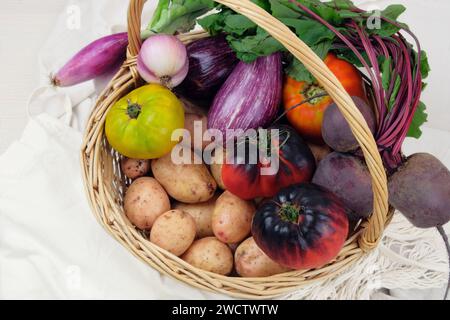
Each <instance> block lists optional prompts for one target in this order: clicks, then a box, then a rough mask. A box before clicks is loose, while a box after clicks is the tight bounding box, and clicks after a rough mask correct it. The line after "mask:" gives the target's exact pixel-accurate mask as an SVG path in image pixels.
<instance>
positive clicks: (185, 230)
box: [150, 210, 196, 257]
mask: <svg viewBox="0 0 450 320" xmlns="http://www.w3.org/2000/svg"><path fill="white" fill-rule="evenodd" d="M195 231H196V227H195V221H194V218H192V217H191V216H190V215H189V214H188V213H186V212H184V211H181V210H172V211H169V212H166V213H164V214H163V215H162V216H160V217H159V218H158V219H156V221H155V223H154V224H153V228H152V231H151V233H150V241H151V242H152V243H154V244H156V245H157V246H159V247H160V248H163V249H165V250H167V251H169V252H170V253H172V254H174V255H176V256H178V257H179V256H181V255H182V254H183V253H185V252H186V250H187V249H189V247H190V246H191V244H192V243H193V242H194V239H195Z"/></svg>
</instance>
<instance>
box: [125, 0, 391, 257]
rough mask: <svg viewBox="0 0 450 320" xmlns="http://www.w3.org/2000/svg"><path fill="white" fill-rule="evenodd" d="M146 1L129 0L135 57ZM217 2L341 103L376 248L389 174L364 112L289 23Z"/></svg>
mask: <svg viewBox="0 0 450 320" xmlns="http://www.w3.org/2000/svg"><path fill="white" fill-rule="evenodd" d="M145 1H146V0H130V7H129V11H128V34H129V38H130V39H129V42H130V43H129V53H130V54H131V55H132V56H136V55H138V53H139V49H140V47H141V38H140V32H141V14H142V10H143V7H144V3H145ZM215 2H217V3H220V4H223V5H225V6H227V7H229V8H230V9H232V10H234V11H235V12H237V13H240V14H242V15H244V16H246V17H247V18H249V19H250V20H252V21H253V22H255V23H256V24H258V25H259V26H260V27H261V28H263V29H264V30H266V31H267V32H268V33H269V34H270V35H272V36H273V37H274V38H275V39H277V40H278V41H279V42H280V43H281V44H282V45H284V46H285V47H286V49H288V50H289V51H290V52H291V53H292V54H293V55H294V56H295V57H296V58H297V59H298V60H299V61H300V62H302V63H303V64H304V65H305V67H306V68H307V69H308V70H309V71H310V72H311V74H312V75H313V76H314V77H315V78H316V79H317V80H318V82H319V83H320V84H321V85H322V86H323V87H324V88H325V90H326V91H327V92H328V94H329V95H330V96H331V98H332V99H333V100H334V101H335V102H336V104H337V105H338V107H339V109H340V110H341V112H342V114H343V115H344V117H345V119H346V120H347V122H348V123H349V125H350V128H351V129H352V132H353V134H354V135H355V137H356V139H357V140H358V143H359V145H360V146H361V149H362V151H363V153H364V157H365V160H366V164H367V166H368V168H369V171H370V174H371V176H372V188H373V193H374V210H373V214H372V216H371V217H370V219H369V221H368V222H367V223H365V224H364V225H363V228H364V229H363V231H362V233H361V236H360V238H359V245H360V247H361V249H362V250H364V251H369V250H371V249H373V248H374V247H376V245H377V244H378V242H379V241H380V239H381V236H382V234H383V231H384V228H385V225H386V223H387V221H388V212H389V204H388V189H387V176H386V171H385V169H384V166H383V161H382V160H381V156H380V153H379V152H378V147H377V144H376V142H375V139H374V137H373V135H372V133H371V131H370V129H369V127H368V125H367V123H366V121H365V119H364V117H363V116H362V114H361V112H360V111H359V110H358V108H357V107H356V106H355V104H354V102H353V100H352V99H351V97H350V95H349V94H348V93H347V92H346V91H345V89H344V87H343V86H342V84H341V83H340V82H339V80H338V79H337V78H336V76H335V75H334V74H333V73H332V72H331V71H330V69H328V67H327V66H326V65H325V63H324V62H323V61H322V59H321V58H319V57H318V56H317V55H316V54H315V53H314V51H313V50H311V48H309V47H308V46H307V45H306V44H305V43H304V42H303V41H302V40H300V39H299V38H298V37H297V35H296V34H294V33H293V32H292V31H291V30H290V29H289V28H288V27H287V26H286V25H284V24H283V23H282V22H280V21H279V20H278V19H276V18H274V17H273V16H272V15H270V14H269V13H268V12H267V11H265V10H264V9H262V8H261V7H259V6H258V5H256V4H254V3H253V2H251V1H249V0H215Z"/></svg>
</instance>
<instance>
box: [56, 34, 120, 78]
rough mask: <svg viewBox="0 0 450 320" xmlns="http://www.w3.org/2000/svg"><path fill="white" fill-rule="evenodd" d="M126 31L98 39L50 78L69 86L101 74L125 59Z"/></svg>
mask: <svg viewBox="0 0 450 320" xmlns="http://www.w3.org/2000/svg"><path fill="white" fill-rule="evenodd" d="M127 46H128V35H127V33H118V34H113V35H110V36H107V37H103V38H101V39H98V40H96V41H94V42H92V43H91V44H89V45H88V46H86V47H85V48H83V49H82V50H81V51H80V52H78V53H77V54H76V55H75V56H74V57H73V58H72V59H70V60H69V62H67V63H66V64H65V65H64V67H63V68H62V69H61V70H59V71H58V73H56V75H54V76H53V78H52V83H53V84H54V85H55V86H59V87H69V86H73V85H76V84H79V83H82V82H85V81H89V80H92V79H95V78H97V77H99V76H102V75H104V74H106V73H108V72H109V71H111V70H112V69H114V68H115V67H116V66H117V64H119V63H121V62H122V61H124V60H125V57H126V49H127Z"/></svg>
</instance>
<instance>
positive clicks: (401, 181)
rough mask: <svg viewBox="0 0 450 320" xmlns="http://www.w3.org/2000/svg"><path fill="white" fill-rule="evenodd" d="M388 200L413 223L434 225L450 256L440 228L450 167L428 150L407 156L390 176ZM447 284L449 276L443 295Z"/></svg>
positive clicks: (449, 200) (447, 211)
mask: <svg viewBox="0 0 450 320" xmlns="http://www.w3.org/2000/svg"><path fill="white" fill-rule="evenodd" d="M389 202H390V203H391V204H392V205H393V206H394V207H395V208H396V209H397V210H399V211H400V212H401V213H403V215H404V216H405V217H406V218H407V219H408V220H409V221H410V222H411V223H412V224H413V225H415V226H416V227H418V228H424V229H426V228H434V227H436V228H437V229H438V231H439V233H440V234H441V236H442V238H443V240H444V242H445V245H446V248H447V252H448V254H449V257H450V245H449V243H448V237H447V235H446V233H445V231H444V228H443V225H445V224H447V223H448V222H449V221H450V171H449V170H448V169H447V168H446V167H445V166H444V165H443V164H442V162H440V161H439V160H438V159H437V158H435V157H434V156H432V155H431V154H427V153H417V154H414V155H412V156H411V157H409V158H408V159H407V160H406V162H405V163H404V164H403V165H402V166H401V167H399V168H398V170H397V172H395V173H394V174H393V175H392V176H391V177H390V179H389ZM449 262H450V261H449ZM449 287H450V279H449V282H448V284H447V291H446V293H445V296H447V295H448V291H449Z"/></svg>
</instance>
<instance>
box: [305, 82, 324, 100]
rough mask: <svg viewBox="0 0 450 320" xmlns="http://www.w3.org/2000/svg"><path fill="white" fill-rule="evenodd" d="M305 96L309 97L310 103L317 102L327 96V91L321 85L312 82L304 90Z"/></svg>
mask: <svg viewBox="0 0 450 320" xmlns="http://www.w3.org/2000/svg"><path fill="white" fill-rule="evenodd" d="M303 94H304V96H305V97H306V98H307V99H309V103H312V104H317V103H318V102H319V101H320V100H322V99H323V98H324V97H325V96H327V95H328V94H327V92H326V91H325V90H324V89H323V88H322V87H321V86H320V85H315V84H311V85H309V86H308V87H307V88H306V89H305V90H304V92H303Z"/></svg>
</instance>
